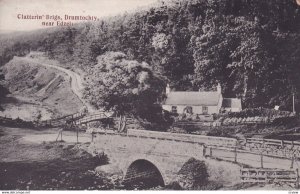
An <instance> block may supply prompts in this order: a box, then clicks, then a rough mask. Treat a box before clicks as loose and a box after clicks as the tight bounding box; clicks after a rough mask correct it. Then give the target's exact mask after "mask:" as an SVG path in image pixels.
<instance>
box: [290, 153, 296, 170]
mask: <svg viewBox="0 0 300 194" xmlns="http://www.w3.org/2000/svg"><path fill="white" fill-rule="evenodd" d="M294 160H295V154H293V156H292V159H291V167H290V168H291V169H292V168H294Z"/></svg>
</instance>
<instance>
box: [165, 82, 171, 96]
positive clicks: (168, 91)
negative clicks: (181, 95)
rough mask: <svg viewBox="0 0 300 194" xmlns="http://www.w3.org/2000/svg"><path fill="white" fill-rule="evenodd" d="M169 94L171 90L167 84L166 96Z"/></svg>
mask: <svg viewBox="0 0 300 194" xmlns="http://www.w3.org/2000/svg"><path fill="white" fill-rule="evenodd" d="M170 92H171V88H170V85H169V84H167V87H166V94H169V93H170Z"/></svg>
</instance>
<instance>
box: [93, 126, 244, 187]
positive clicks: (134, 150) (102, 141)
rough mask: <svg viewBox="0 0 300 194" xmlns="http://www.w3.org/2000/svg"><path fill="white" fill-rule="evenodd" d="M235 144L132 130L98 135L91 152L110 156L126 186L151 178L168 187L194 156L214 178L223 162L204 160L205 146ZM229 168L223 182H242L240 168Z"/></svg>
mask: <svg viewBox="0 0 300 194" xmlns="http://www.w3.org/2000/svg"><path fill="white" fill-rule="evenodd" d="M236 143H237V142H236V140H235V139H231V138H219V137H208V136H196V135H188V134H175V133H167V132H155V131H141V130H133V129H129V130H128V132H127V134H115V133H108V132H106V133H104V132H103V133H99V134H98V135H97V136H96V137H95V138H94V142H93V143H92V144H91V145H90V149H94V150H97V152H104V153H105V154H107V155H108V158H109V163H110V164H109V165H111V168H112V169H114V170H115V171H116V172H119V173H122V174H123V182H124V183H130V182H132V181H135V180H139V179H144V178H150V179H151V180H154V181H156V184H157V185H168V184H169V183H171V182H172V181H174V180H176V178H177V173H178V171H179V170H180V169H181V168H182V166H183V164H184V163H185V162H187V161H188V160H189V159H190V158H191V157H194V158H196V159H200V160H204V161H206V163H207V164H209V165H208V167H209V173H210V174H211V177H212V178H213V176H214V175H213V172H214V169H219V168H220V167H221V166H222V162H219V161H216V160H213V159H209V158H206V157H204V155H205V151H204V144H206V145H208V144H215V145H222V146H225V145H226V146H231V147H233V146H235V145H236ZM228 165H229V166H230V168H229V169H226V168H224V169H223V170H224V171H228V172H224V173H223V175H224V177H223V179H224V180H225V181H226V178H227V176H228V175H231V176H233V174H235V175H236V176H237V177H236V179H239V177H238V175H239V170H240V168H239V166H238V165H236V164H233V163H228ZM233 171H234V172H235V173H232V172H233ZM219 178H220V177H219Z"/></svg>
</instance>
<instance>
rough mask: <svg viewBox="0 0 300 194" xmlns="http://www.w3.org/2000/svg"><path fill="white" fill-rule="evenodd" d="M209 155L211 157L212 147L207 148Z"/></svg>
mask: <svg viewBox="0 0 300 194" xmlns="http://www.w3.org/2000/svg"><path fill="white" fill-rule="evenodd" d="M209 155H210V157H212V147H209Z"/></svg>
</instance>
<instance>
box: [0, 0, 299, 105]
mask: <svg viewBox="0 0 300 194" xmlns="http://www.w3.org/2000/svg"><path fill="white" fill-rule="evenodd" d="M1 44H2V45H3V46H1V48H0V53H1V55H0V56H1V57H0V58H1V59H0V62H1V65H3V64H5V63H6V62H7V61H8V60H10V59H11V58H12V56H14V55H24V54H26V53H28V52H29V50H39V51H45V52H46V53H47V54H48V55H49V56H50V57H52V58H55V59H58V60H60V61H61V62H63V63H64V64H67V65H69V66H72V65H76V66H78V67H81V68H82V69H84V70H90V69H93V68H94V65H95V64H96V63H97V60H96V59H97V56H99V55H103V54H105V53H106V52H112V51H113V52H122V53H124V54H125V55H126V57H127V60H133V61H137V63H142V62H146V63H147V64H149V66H151V68H152V69H153V70H154V71H155V73H156V74H159V75H161V76H162V77H164V78H165V81H164V82H165V83H164V84H166V83H167V82H168V83H170V84H171V86H172V87H174V88H176V89H177V90H198V89H199V88H202V89H210V88H212V87H214V86H215V85H216V83H221V85H222V87H223V91H222V92H223V94H224V95H225V96H227V97H235V96H237V97H241V98H242V100H243V105H244V107H249V108H251V107H272V108H273V107H274V105H280V106H281V107H282V109H283V110H288V111H291V110H292V93H295V96H296V105H297V109H298V110H300V103H299V100H300V7H299V6H298V5H297V4H296V2H295V0H272V1H270V0H214V1H213V0H190V1H183V0H174V1H173V2H169V3H162V4H161V5H160V6H155V7H152V8H149V9H148V10H145V11H140V12H136V13H133V14H124V15H122V16H117V17H113V18H109V19H105V20H102V21H100V22H99V23H86V24H80V25H77V26H75V27H72V28H57V29H56V28H54V29H50V30H47V31H36V32H32V33H28V34H17V35H14V36H12V35H10V36H3V37H2V38H1Z"/></svg>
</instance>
